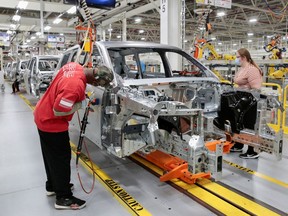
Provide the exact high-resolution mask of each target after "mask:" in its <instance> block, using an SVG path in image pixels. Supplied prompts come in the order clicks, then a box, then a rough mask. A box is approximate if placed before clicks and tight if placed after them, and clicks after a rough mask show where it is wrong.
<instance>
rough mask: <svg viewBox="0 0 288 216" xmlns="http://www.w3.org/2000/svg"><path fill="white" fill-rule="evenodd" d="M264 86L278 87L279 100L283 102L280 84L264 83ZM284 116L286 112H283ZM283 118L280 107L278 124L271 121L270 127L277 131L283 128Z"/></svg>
mask: <svg viewBox="0 0 288 216" xmlns="http://www.w3.org/2000/svg"><path fill="white" fill-rule="evenodd" d="M262 86H266V87H276V88H277V91H278V100H279V101H280V102H282V88H281V86H280V85H279V84H275V83H262ZM283 116H284V113H283ZM281 118H282V115H281V111H280V109H278V112H277V124H273V123H269V124H268V125H269V126H270V127H272V128H273V129H274V130H275V131H276V132H278V131H279V130H280V128H281V126H283V124H284V123H283V121H282V123H283V124H282V125H280V124H281Z"/></svg>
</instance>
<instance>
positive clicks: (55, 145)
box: [34, 62, 114, 209]
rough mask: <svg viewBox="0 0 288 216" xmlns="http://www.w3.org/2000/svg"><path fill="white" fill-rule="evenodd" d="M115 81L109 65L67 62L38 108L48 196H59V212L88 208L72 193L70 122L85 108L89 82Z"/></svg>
mask: <svg viewBox="0 0 288 216" xmlns="http://www.w3.org/2000/svg"><path fill="white" fill-rule="evenodd" d="M113 78H114V76H113V72H112V71H111V70H110V69H109V68H107V67H106V66H99V67H97V68H94V69H92V68H89V69H88V68H83V67H82V66H81V65H79V64H77V63H74V62H71V63H68V64H66V65H64V66H63V67H62V68H61V69H60V70H59V72H58V74H57V75H56V77H55V78H54V80H53V81H52V83H51V85H50V86H49V88H48V89H47V91H46V93H45V94H44V95H43V97H42V99H41V100H40V101H39V102H38V103H37V105H36V108H35V111H34V121H35V123H36V125H37V128H38V133H39V136H40V143H41V149H42V155H43V160H44V166H45V170H46V175H47V181H46V191H47V193H46V194H47V195H48V196H51V195H55V194H56V203H55V208H56V209H81V208H83V207H85V205H86V201H84V200H81V199H78V198H76V197H74V196H73V193H72V192H71V189H72V188H73V184H71V183H70V175H71V167H70V160H71V148H70V143H69V142H70V140H69V133H68V126H69V121H70V120H71V119H72V117H73V114H74V112H75V111H77V110H78V109H80V108H81V107H82V101H84V100H85V89H86V84H87V83H89V84H91V85H94V86H102V87H108V86H109V85H110V82H111V81H112V80H113Z"/></svg>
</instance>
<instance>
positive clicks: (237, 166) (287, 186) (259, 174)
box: [223, 160, 288, 188]
mask: <svg viewBox="0 0 288 216" xmlns="http://www.w3.org/2000/svg"><path fill="white" fill-rule="evenodd" d="M223 162H225V163H227V164H228V165H230V166H232V167H235V168H237V169H239V170H242V171H244V172H247V173H249V174H251V175H255V176H257V177H259V178H262V179H265V180H266V181H269V182H272V183H274V184H277V185H279V186H281V187H284V188H288V184H287V183H285V182H282V181H280V180H278V179H275V178H272V177H270V176H267V175H264V174H261V173H259V172H256V171H254V170H251V169H248V168H246V167H243V166H241V165H239V164H236V163H233V162H230V161H227V160H223Z"/></svg>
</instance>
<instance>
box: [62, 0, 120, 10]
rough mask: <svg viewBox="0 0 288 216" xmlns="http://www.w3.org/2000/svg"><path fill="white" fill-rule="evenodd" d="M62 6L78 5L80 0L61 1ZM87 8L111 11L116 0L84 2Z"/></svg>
mask: <svg viewBox="0 0 288 216" xmlns="http://www.w3.org/2000/svg"><path fill="white" fill-rule="evenodd" d="M63 3H64V4H73V5H80V0H63ZM86 4H87V6H88V7H93V8H101V9H111V8H115V5H116V0H86Z"/></svg>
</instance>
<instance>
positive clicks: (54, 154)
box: [38, 129, 72, 199]
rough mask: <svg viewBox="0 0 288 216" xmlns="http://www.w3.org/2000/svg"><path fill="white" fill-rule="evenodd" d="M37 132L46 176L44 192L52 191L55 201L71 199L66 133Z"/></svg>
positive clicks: (67, 136)
mask: <svg viewBox="0 0 288 216" xmlns="http://www.w3.org/2000/svg"><path fill="white" fill-rule="evenodd" d="M38 132H39V136H40V142H41V149H42V155H43V160H44V165H45V170H46V175H47V182H46V190H47V191H54V192H55V193H56V199H60V198H68V197H71V196H72V192H71V188H70V186H69V183H70V176H71V167H70V161H71V147H70V142H69V141H70V139H69V133H68V131H64V132H58V133H50V132H44V131H41V130H39V129H38Z"/></svg>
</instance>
